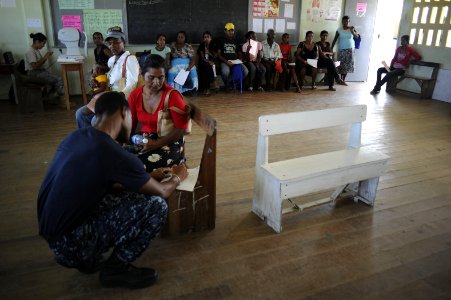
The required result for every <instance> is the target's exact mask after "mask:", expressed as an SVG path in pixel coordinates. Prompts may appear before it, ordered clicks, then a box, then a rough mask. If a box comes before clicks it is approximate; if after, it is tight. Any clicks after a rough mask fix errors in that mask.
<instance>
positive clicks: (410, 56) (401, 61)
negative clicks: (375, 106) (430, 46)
mask: <svg viewBox="0 0 451 300" xmlns="http://www.w3.org/2000/svg"><path fill="white" fill-rule="evenodd" d="M409 38H410V37H409V36H408V35H403V36H402V37H401V46H399V47H398V49H396V52H395V56H394V57H393V59H392V60H391V63H390V71H388V70H387V69H385V67H382V68H379V69H378V70H377V81H376V85H375V86H374V88H373V90H372V91H371V92H370V94H371V95H376V94H378V93H379V92H380V90H381V87H382V86H383V85H384V84H385V83H386V82H387V81H388V80H389V79H390V78H391V77H395V76H400V75H403V74H404V73H405V69H407V68H408V67H409V63H410V61H411V60H421V56H420V55H419V54H418V52H416V51H415V49H413V48H412V47H410V46H409ZM383 73H386V74H387V75H385V77H384V78H383V79H381V76H382V74H383Z"/></svg>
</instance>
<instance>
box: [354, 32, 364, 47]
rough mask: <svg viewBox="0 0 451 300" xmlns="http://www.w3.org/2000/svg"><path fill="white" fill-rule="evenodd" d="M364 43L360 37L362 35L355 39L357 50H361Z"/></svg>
mask: <svg viewBox="0 0 451 300" xmlns="http://www.w3.org/2000/svg"><path fill="white" fill-rule="evenodd" d="M361 41H362V38H361V37H360V34H359V36H358V37H356V38H354V44H355V48H356V49H360V42H361Z"/></svg>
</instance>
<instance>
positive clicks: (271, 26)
mask: <svg viewBox="0 0 451 300" xmlns="http://www.w3.org/2000/svg"><path fill="white" fill-rule="evenodd" d="M269 29H274V19H265V31H264V32H268V30H269Z"/></svg>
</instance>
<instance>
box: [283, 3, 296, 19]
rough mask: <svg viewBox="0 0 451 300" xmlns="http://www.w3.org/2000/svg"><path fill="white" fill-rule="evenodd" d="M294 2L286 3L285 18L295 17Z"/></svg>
mask: <svg viewBox="0 0 451 300" xmlns="http://www.w3.org/2000/svg"><path fill="white" fill-rule="evenodd" d="M293 8H294V5H293V4H285V9H284V10H283V17H284V18H293Z"/></svg>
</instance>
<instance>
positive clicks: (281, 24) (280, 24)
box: [276, 19, 285, 33]
mask: <svg viewBox="0 0 451 300" xmlns="http://www.w3.org/2000/svg"><path fill="white" fill-rule="evenodd" d="M276 32H278V33H284V32H285V19H276Z"/></svg>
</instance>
